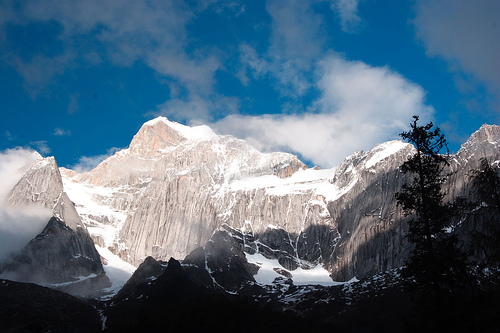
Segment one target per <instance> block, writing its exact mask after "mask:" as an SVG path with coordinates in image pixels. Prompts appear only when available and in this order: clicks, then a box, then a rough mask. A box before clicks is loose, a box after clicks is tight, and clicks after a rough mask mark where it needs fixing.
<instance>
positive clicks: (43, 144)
mask: <svg viewBox="0 0 500 333" xmlns="http://www.w3.org/2000/svg"><path fill="white" fill-rule="evenodd" d="M29 145H30V146H31V147H33V148H35V149H36V151H38V152H40V153H41V154H43V155H46V154H50V152H51V151H52V149H50V147H49V144H48V143H47V141H46V140H38V141H31V142H30V143H29Z"/></svg>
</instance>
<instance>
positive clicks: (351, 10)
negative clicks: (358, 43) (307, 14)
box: [330, 0, 363, 33]
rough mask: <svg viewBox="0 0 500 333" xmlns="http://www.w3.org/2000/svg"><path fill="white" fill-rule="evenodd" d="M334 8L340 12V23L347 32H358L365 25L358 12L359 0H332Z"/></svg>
mask: <svg viewBox="0 0 500 333" xmlns="http://www.w3.org/2000/svg"><path fill="white" fill-rule="evenodd" d="M330 2H331V7H332V9H333V10H334V11H335V12H336V13H338V15H339V18H340V25H341V26H342V30H343V31H345V32H350V33H353V32H357V31H359V29H361V28H362V27H363V20H362V19H361V17H359V14H358V4H359V0H330Z"/></svg>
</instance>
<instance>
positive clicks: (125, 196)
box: [10, 117, 500, 292]
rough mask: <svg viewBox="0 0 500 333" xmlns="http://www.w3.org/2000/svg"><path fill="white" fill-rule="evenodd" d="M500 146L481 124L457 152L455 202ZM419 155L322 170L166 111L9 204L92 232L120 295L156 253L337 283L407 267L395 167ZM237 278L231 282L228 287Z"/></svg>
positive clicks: (248, 273) (37, 176)
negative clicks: (99, 155)
mask: <svg viewBox="0 0 500 333" xmlns="http://www.w3.org/2000/svg"><path fill="white" fill-rule="evenodd" d="M499 142H500V128H499V127H498V126H488V125H485V126H483V127H481V129H479V130H478V131H477V132H476V133H474V135H472V137H471V139H470V140H469V141H467V143H465V144H464V145H463V147H462V149H461V150H460V152H458V153H457V154H454V155H451V158H450V161H451V162H450V164H451V169H452V170H453V171H454V174H453V176H452V177H451V178H450V179H451V180H450V181H449V183H448V185H447V186H448V193H449V196H450V197H457V196H459V195H463V194H464V193H466V192H467V185H466V181H465V179H466V174H467V173H468V172H469V170H470V169H472V168H475V167H476V166H477V164H478V160H479V159H480V158H481V157H488V158H489V160H490V161H497V160H500V156H499V153H498V144H499ZM413 153H414V148H413V146H411V145H409V144H406V143H403V142H401V141H391V142H386V143H382V144H379V145H377V146H375V147H374V148H373V149H371V150H370V151H368V152H362V151H359V152H355V153H354V154H353V155H351V156H349V157H348V158H346V160H345V161H344V162H343V163H342V164H341V165H340V166H338V167H336V168H333V169H328V170H321V169H319V168H308V167H307V166H306V165H305V164H304V163H302V162H301V161H300V160H299V159H298V158H297V157H296V156H294V155H291V154H287V153H269V154H264V153H261V152H259V151H257V150H255V149H254V148H252V147H251V146H250V145H248V144H247V143H246V142H245V141H243V140H239V139H237V138H234V137H232V136H224V135H217V134H216V133H214V132H213V131H212V130H211V129H210V128H208V127H207V126H196V127H189V126H184V125H181V124H178V123H175V122H171V121H169V120H168V119H166V118H164V117H159V118H156V119H154V120H151V121H148V122H146V123H145V124H144V125H143V126H142V127H141V129H140V130H139V132H138V133H137V134H136V135H135V136H134V138H133V139H132V141H131V143H130V146H129V148H127V149H124V150H121V151H118V152H117V153H115V154H114V155H113V156H111V157H109V158H107V159H106V160H104V161H103V162H102V163H101V164H99V165H98V166H97V167H96V168H94V169H93V170H91V171H89V172H85V173H77V172H75V171H73V170H69V169H65V168H59V170H58V171H57V172H54V171H53V169H54V168H56V169H57V165H56V163H55V160H54V159H53V158H48V159H42V160H39V161H38V162H37V163H35V164H34V166H33V167H32V168H31V169H30V170H28V171H27V172H26V175H25V176H24V178H23V179H25V180H24V181H20V182H19V183H18V184H17V185H16V187H15V188H14V189H13V190H12V195H11V199H10V201H11V202H12V203H13V204H18V203H20V202H23V200H24V201H26V202H27V201H30V202H37V203H38V204H39V205H43V206H45V207H49V208H51V209H52V210H53V211H54V216H55V217H57V218H59V219H60V220H62V221H64V223H65V224H66V226H68V227H70V228H71V229H72V230H81V231H82V232H83V231H85V232H87V230H88V234H89V235H90V236H91V237H92V240H93V241H94V244H95V248H96V249H97V251H98V253H99V255H100V256H101V257H102V258H103V264H104V270H105V271H106V274H107V276H108V277H109V278H110V279H111V281H112V282H113V283H114V284H113V290H114V291H115V292H116V291H118V289H119V288H120V287H121V286H122V285H123V284H124V283H125V282H126V281H127V279H128V278H129V277H130V276H131V274H132V273H133V271H134V270H135V269H136V267H138V266H139V265H140V264H141V262H143V261H144V259H145V258H147V257H148V256H152V257H153V258H155V259H156V260H163V261H166V260H168V259H169V258H170V257H174V258H178V259H181V260H182V259H185V260H187V262H190V260H194V259H193V258H197V259H196V260H195V261H194V262H196V263H198V264H199V265H203V266H204V267H205V268H206V269H207V270H208V271H209V272H210V274H211V277H212V278H213V279H214V281H215V282H216V283H218V284H221V285H224V283H225V282H224V281H223V280H224V279H225V277H223V275H224V274H222V275H220V274H219V276H220V279H222V280H220V281H217V276H218V273H217V272H223V271H224V268H223V267H222V266H224V265H226V266H227V267H233V266H234V265H236V266H238V267H240V266H241V267H242V270H240V271H241V272H242V273H241V274H243V275H242V276H243V277H244V279H243V280H244V281H247V280H248V277H250V278H251V279H250V280H252V279H253V280H254V281H257V282H259V281H260V282H261V283H264V281H268V282H269V281H270V280H272V279H274V278H276V277H280V276H281V277H286V278H292V280H293V279H295V281H296V283H308V281H307V279H308V278H305V280H304V277H306V276H309V277H310V279H311V280H310V281H313V280H315V279H316V280H317V281H321V283H323V284H332V283H334V281H340V282H342V281H352V280H353V279H356V278H358V279H361V278H364V277H369V276H373V275H375V274H377V273H381V272H384V271H387V270H390V269H393V268H398V267H401V266H402V264H403V263H404V260H405V259H406V258H407V257H408V254H409V251H410V247H409V246H408V243H407V241H406V239H405V230H406V224H405V217H404V216H403V214H402V212H401V210H400V209H399V208H398V207H397V206H396V200H395V198H394V193H396V192H398V191H399V190H400V189H401V186H402V184H403V183H404V182H406V179H405V178H404V175H403V174H402V173H401V172H400V170H399V166H400V165H401V164H402V163H403V162H404V161H405V160H406V159H407V158H408V157H409V156H411V155H412V154H413ZM37 170H38V171H37ZM50 170H52V171H50ZM49 171H50V172H49ZM59 171H60V174H59ZM49 176H50V177H53V178H50V177H49ZM61 176H62V177H61ZM54 177H55V178H54ZM37 182H38V183H39V185H38V187H37V188H39V189H37V190H35V187H33V186H32V185H30V184H37ZM42 188H43V189H42ZM66 193H67V196H66ZM73 205H74V206H73ZM75 208H76V210H75ZM75 228H76V229H75ZM220 243H222V244H223V245H224V244H225V245H224V246H221V244H220ZM227 244H233V245H232V247H230V248H229V249H226V247H227V246H226V245H227ZM234 251H236V252H234ZM217 253H218V254H217ZM221 253H222V254H223V255H222V257H224V256H226V257H227V256H229V257H234V258H239V259H234V260H236V261H234V262H233V261H231V260H232V259H228V258H229V257H228V258H225V257H224V258H219V257H220V256H221V255H220V254H221ZM202 259H203V260H202ZM200 260H201V261H200ZM228 260H229V261H228ZM221 265H222V266H221ZM232 265H233V266H232ZM219 266H220V267H219ZM313 268H314V269H313ZM312 272H314V273H317V274H318V275H316V276H314V277H313V275H311V274H309V275H308V274H307V273H312ZM73 276H74V275H73ZM325 277H326V280H325ZM331 278H333V280H331V281H329V280H328V279H331ZM316 280H315V281H316ZM317 281H316V282H317ZM226 282H227V281H226ZM237 285H238V282H237V281H236V280H235V281H230V283H229V282H228V284H227V286H228V290H235V289H237V288H238V287H237Z"/></svg>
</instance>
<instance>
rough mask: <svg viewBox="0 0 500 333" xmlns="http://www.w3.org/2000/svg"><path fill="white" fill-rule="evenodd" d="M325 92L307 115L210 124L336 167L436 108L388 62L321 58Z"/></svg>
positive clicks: (262, 145) (242, 118) (262, 147)
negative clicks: (371, 63)
mask: <svg viewBox="0 0 500 333" xmlns="http://www.w3.org/2000/svg"><path fill="white" fill-rule="evenodd" d="M319 68H320V69H319V70H318V75H319V77H320V78H319V80H318V89H319V90H320V91H321V97H320V98H319V99H318V100H316V102H315V103H314V104H313V105H312V106H311V107H310V109H309V110H308V112H306V113H303V114H289V115H263V116H241V115H231V116H228V117H226V118H224V119H222V120H220V121H218V122H216V123H214V124H212V126H213V127H214V128H215V129H216V130H217V131H219V132H221V133H226V134H232V135H235V136H237V137H240V138H243V139H245V140H247V141H248V142H249V143H250V144H252V145H253V146H254V147H256V148H257V149H260V150H263V151H275V150H288V151H292V152H296V153H299V154H300V155H302V156H303V157H304V158H306V159H308V160H309V161H311V162H312V163H313V164H316V165H319V166H321V167H333V166H337V165H338V164H340V163H341V162H342V160H343V159H344V158H345V157H347V156H349V155H350V154H352V153H353V152H354V151H355V150H358V149H365V150H367V149H370V148H372V147H373V146H374V145H375V144H377V143H380V142H383V141H386V140H392V139H394V138H396V137H397V136H398V134H399V133H401V132H402V131H404V130H406V129H407V127H408V126H407V125H408V123H409V121H410V120H411V117H412V116H413V115H420V117H421V119H422V121H423V122H426V121H429V120H430V119H432V116H433V113H434V109H433V108H432V107H430V106H428V105H426V104H425V91H424V90H423V89H422V88H421V87H420V86H418V85H416V84H414V83H412V82H410V81H408V80H407V79H405V78H404V77H402V76H401V75H399V74H398V73H395V72H393V71H391V70H390V69H389V68H386V67H371V66H368V65H367V64H365V63H363V62H352V61H347V60H345V59H343V58H340V57H337V56H331V57H329V58H326V59H325V60H323V61H321V62H320V65H319Z"/></svg>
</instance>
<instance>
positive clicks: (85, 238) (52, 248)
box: [2, 217, 109, 296]
mask: <svg viewBox="0 0 500 333" xmlns="http://www.w3.org/2000/svg"><path fill="white" fill-rule="evenodd" d="M96 258H99V254H98V253H97V251H96V249H95V247H94V243H93V242H92V239H91V238H90V237H89V235H88V234H87V233H85V232H82V230H80V229H78V230H77V231H74V230H72V229H71V228H69V227H68V226H67V225H66V224H65V223H64V222H62V221H61V220H59V219H58V218H56V217H53V218H51V219H50V221H49V223H48V224H47V226H46V227H45V229H44V230H43V231H42V232H41V233H40V234H39V235H38V236H36V237H35V238H34V239H32V240H31V241H30V242H29V243H28V244H27V245H26V246H25V247H24V248H23V249H22V250H21V252H20V253H19V254H17V255H16V256H14V257H13V258H12V259H11V260H10V261H9V262H8V263H7V264H6V265H5V266H4V268H3V274H2V275H3V277H4V278H9V279H13V280H16V281H22V282H32V283H38V284H43V285H51V286H53V287H54V288H57V289H60V290H63V291H66V292H69V293H72V294H78V295H83V296H96V295H97V294H98V290H100V289H102V288H105V287H108V286H109V280H108V278H107V277H106V275H105V272H104V269H103V267H102V264H101V261H100V260H96Z"/></svg>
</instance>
